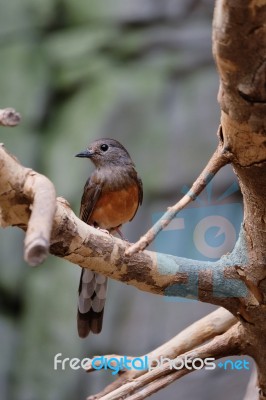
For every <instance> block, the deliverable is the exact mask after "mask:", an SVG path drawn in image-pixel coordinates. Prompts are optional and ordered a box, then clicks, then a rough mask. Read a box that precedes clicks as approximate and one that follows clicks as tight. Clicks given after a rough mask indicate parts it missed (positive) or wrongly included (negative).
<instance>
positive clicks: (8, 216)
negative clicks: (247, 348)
mask: <svg viewBox="0 0 266 400" xmlns="http://www.w3.org/2000/svg"><path fill="white" fill-rule="evenodd" d="M0 165H1V169H0V208H1V225H2V226H18V227H20V228H22V229H24V230H26V229H27V227H28V229H27V232H26V238H25V257H26V260H27V261H28V262H29V263H30V264H31V265H37V264H38V263H40V262H41V261H42V260H43V259H44V258H45V256H46V253H47V251H48V247H49V239H50V234H51V240H50V252H51V253H52V254H54V255H57V256H59V257H63V258H65V259H67V260H69V261H71V262H72V263H74V264H77V265H80V266H82V267H84V268H89V269H91V270H93V271H96V272H99V273H101V274H103V275H106V276H108V277H110V278H113V279H116V280H119V281H122V282H125V283H128V284H131V285H134V286H136V287H137V288H139V289H140V290H144V291H148V292H151V293H156V294H161V295H164V296H179V297H185V298H193V299H197V300H201V301H204V302H209V303H212V304H216V305H221V306H224V307H226V308H227V309H228V310H230V311H232V312H233V313H234V314H235V315H236V312H237V311H238V308H239V303H240V302H241V301H244V300H245V298H247V299H248V298H250V299H251V300H250V302H251V304H252V301H253V300H252V299H253V297H252V296H253V295H252V293H249V291H248V288H247V286H246V285H245V283H244V282H242V279H243V276H242V274H239V273H238V271H240V270H241V269H240V267H241V266H245V264H246V256H245V255H246V248H245V237H244V236H243V235H240V237H239V240H238V242H237V244H236V247H235V249H234V251H233V252H232V253H231V254H227V255H225V256H224V257H222V258H221V259H220V260H218V261H216V262H204V261H196V260H189V259H185V258H180V257H174V256H171V255H167V254H161V253H155V252H150V251H145V252H143V253H139V254H134V255H133V256H131V257H129V256H127V255H125V251H126V249H127V248H128V246H129V244H128V243H127V242H123V241H122V240H120V239H118V238H114V237H113V236H111V235H107V234H105V233H103V232H101V231H99V230H97V229H94V228H93V227H91V226H88V225H87V224H85V223H84V222H82V221H81V220H80V219H79V218H77V217H76V215H75V214H74V213H73V212H72V210H71V209H70V207H69V204H68V203H67V202H66V201H65V200H64V199H62V198H58V199H57V202H56V213H55V214H54V210H55V192H54V188H53V186H52V184H51V183H50V181H48V180H47V178H45V177H43V176H42V175H39V174H37V173H36V172H34V171H32V170H30V169H28V168H25V167H23V166H22V165H20V164H19V163H18V162H17V160H16V159H15V158H14V157H12V156H11V155H10V154H8V153H7V152H6V151H5V149H4V147H3V146H2V147H0ZM30 209H32V212H30ZM53 215H54V218H53ZM51 230H52V232H51Z"/></svg>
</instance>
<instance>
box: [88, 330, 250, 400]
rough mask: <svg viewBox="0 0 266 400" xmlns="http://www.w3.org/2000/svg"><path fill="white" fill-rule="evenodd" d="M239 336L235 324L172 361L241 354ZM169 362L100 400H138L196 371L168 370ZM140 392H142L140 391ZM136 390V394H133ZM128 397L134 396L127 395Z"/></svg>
mask: <svg viewBox="0 0 266 400" xmlns="http://www.w3.org/2000/svg"><path fill="white" fill-rule="evenodd" d="M241 336H242V327H241V324H239V323H238V324H236V325H234V326H233V327H232V328H230V329H229V330H228V331H227V332H226V333H224V334H223V335H221V336H217V337H215V338H214V339H213V340H212V341H210V342H209V343H207V344H204V345H202V346H200V347H198V348H197V349H196V350H192V351H189V352H187V353H185V354H182V356H180V357H178V359H176V360H175V363H177V362H178V361H180V362H182V361H184V360H187V359H190V360H191V361H193V360H194V359H196V358H200V359H202V360H204V359H205V358H207V357H213V358H215V359H218V358H221V357H226V356H229V355H237V354H241V352H242V348H241ZM171 361H172V360H169V361H167V362H165V363H163V365H161V366H160V367H158V368H155V369H152V370H149V371H148V372H146V373H145V374H144V375H142V376H140V377H137V378H136V379H132V381H130V382H128V383H126V384H124V385H123V386H121V387H119V388H117V389H115V390H114V391H112V392H110V393H108V394H106V395H104V396H101V397H100V398H101V400H119V399H121V398H124V397H126V398H127V399H130V400H141V399H144V398H146V397H148V396H150V395H151V394H153V393H155V392H157V391H158V390H160V389H162V388H163V387H165V386H167V385H169V384H170V383H172V382H174V381H175V380H177V379H179V378H181V377H182V376H184V375H187V374H189V373H190V372H192V371H194V370H195V369H193V368H192V369H188V368H186V367H185V366H184V367H183V368H182V369H179V370H176V369H173V368H172V367H171V364H172V363H171ZM146 386H147V387H146ZM143 388H144V389H143ZM140 389H142V390H141V391H139V390H140ZM136 391H137V393H136V394H133V393H135V392H136ZM130 394H133V395H132V396H130ZM95 398H98V396H96V397H95V396H91V397H89V398H88V400H93V399H95Z"/></svg>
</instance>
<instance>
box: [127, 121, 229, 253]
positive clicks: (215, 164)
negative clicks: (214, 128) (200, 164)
mask: <svg viewBox="0 0 266 400" xmlns="http://www.w3.org/2000/svg"><path fill="white" fill-rule="evenodd" d="M221 129H222V128H221V126H220V127H219V129H218V136H219V137H220V136H221V135H222V133H221ZM230 158H231V155H230V153H229V152H227V151H226V149H224V148H223V147H222V146H221V145H219V146H218V147H217V149H216V150H215V152H214V154H213V155H212V157H211V159H210V160H209V162H208V164H207V165H206V167H205V168H204V170H203V171H202V173H201V174H200V175H199V177H198V178H197V179H196V181H195V182H194V183H193V185H192V187H191V189H190V190H189V191H188V193H187V194H185V196H183V197H182V199H181V200H179V201H178V202H177V203H176V204H175V205H174V206H172V207H169V208H168V210H167V211H166V213H165V214H164V215H163V216H162V217H161V218H160V219H159V221H157V222H156V223H155V224H154V225H153V227H152V228H150V229H149V231H148V232H147V233H145V235H144V236H142V237H141V238H140V239H139V240H138V241H137V242H136V243H134V244H133V245H132V246H130V247H129V248H128V249H127V251H126V254H127V255H133V254H135V253H137V252H139V251H140V250H144V249H146V247H147V246H148V245H149V244H150V243H151V242H152V241H153V240H154V239H155V238H156V236H157V235H158V234H159V233H160V232H161V231H162V230H163V229H164V228H166V227H167V225H169V223H170V222H171V221H172V220H173V219H174V218H175V217H176V215H177V214H178V213H179V212H180V211H181V210H183V208H185V207H186V206H187V205H188V204H189V203H191V202H192V201H194V200H196V198H197V196H198V195H199V194H200V193H201V192H202V190H203V189H204V188H205V187H206V186H207V185H208V183H209V182H210V181H211V180H212V178H213V177H214V176H215V174H216V173H217V172H218V171H219V170H220V169H221V168H222V167H224V166H225V165H226V164H228V163H229V162H230Z"/></svg>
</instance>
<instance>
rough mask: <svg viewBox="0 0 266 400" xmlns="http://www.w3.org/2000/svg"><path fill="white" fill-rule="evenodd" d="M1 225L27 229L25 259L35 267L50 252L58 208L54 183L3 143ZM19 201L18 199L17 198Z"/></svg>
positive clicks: (1, 157)
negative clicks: (18, 158)
mask: <svg viewBox="0 0 266 400" xmlns="http://www.w3.org/2000/svg"><path fill="white" fill-rule="evenodd" d="M0 197H1V199H0V208H1V210H0V224H1V226H2V227H5V226H9V225H11V226H14V225H17V226H19V227H20V228H22V229H24V230H25V229H26V226H27V231H26V236H25V247H24V258H25V260H26V261H27V262H28V263H29V264H30V265H32V266H35V265H38V264H40V263H41V262H43V261H44V260H45V258H46V256H47V254H48V253H49V247H50V237H51V231H52V224H53V219H54V214H55V208H56V194H55V189H54V186H53V184H52V183H51V182H50V181H49V179H47V178H46V177H45V176H43V175H40V174H38V173H36V172H34V171H32V170H31V169H29V168H25V167H23V166H22V165H21V164H19V163H18V161H17V160H16V158H15V157H13V156H11V155H10V154H9V153H7V151H6V150H5V148H4V145H3V144H0ZM14 200H16V201H14Z"/></svg>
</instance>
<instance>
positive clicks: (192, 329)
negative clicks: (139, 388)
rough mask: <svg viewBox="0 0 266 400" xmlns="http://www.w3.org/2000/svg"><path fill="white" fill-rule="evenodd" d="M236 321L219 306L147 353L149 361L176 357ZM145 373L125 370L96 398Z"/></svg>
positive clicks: (224, 330)
mask: <svg viewBox="0 0 266 400" xmlns="http://www.w3.org/2000/svg"><path fill="white" fill-rule="evenodd" d="M235 322H236V318H235V317H234V316H233V315H232V314H231V313H230V312H228V311H227V310H225V309H224V308H219V309H218V310H215V311H213V312H212V313H210V314H208V315H207V316H205V317H203V318H201V319H200V320H198V321H196V322H194V323H193V324H192V325H190V326H189V327H187V328H186V329H184V330H183V331H182V332H180V333H179V334H178V335H176V336H175V337H173V338H172V339H171V340H169V341H168V342H166V343H164V344H163V345H162V346H159V347H158V348H157V349H155V350H153V351H151V352H150V353H148V354H146V356H147V357H148V360H149V363H150V362H152V360H154V359H159V358H160V357H161V356H162V357H164V358H170V359H175V358H176V357H178V356H179V355H181V354H182V353H185V352H187V351H190V350H192V349H193V348H195V347H197V346H199V345H201V344H203V343H204V342H206V341H208V340H210V339H212V338H213V337H215V336H217V335H221V334H222V333H224V332H226V331H227V330H228V329H229V328H230V327H231V326H233V325H234V324H235ZM105 357H106V358H108V359H109V358H112V357H116V356H114V355H112V356H108V355H107V356H105ZM118 357H119V356H118ZM128 358H130V357H128ZM92 362H93V359H92V360H91V362H90V364H89V365H88V369H87V372H93V371H95V369H93V367H92ZM144 373H145V371H137V370H131V371H125V372H123V373H122V374H121V375H120V376H119V377H118V378H117V379H116V380H115V381H114V382H112V383H111V384H110V385H108V386H107V387H106V388H104V389H103V391H101V392H100V393H98V394H97V395H96V396H94V398H101V397H102V396H104V395H106V394H108V393H110V392H112V391H113V390H115V389H117V388H118V387H120V386H122V385H124V384H125V383H128V382H129V381H131V380H132V379H135V378H137V377H139V376H141V375H143V374H144Z"/></svg>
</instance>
